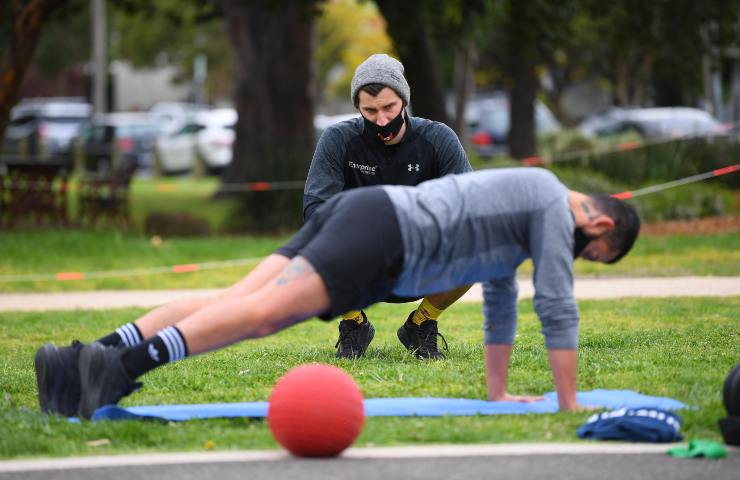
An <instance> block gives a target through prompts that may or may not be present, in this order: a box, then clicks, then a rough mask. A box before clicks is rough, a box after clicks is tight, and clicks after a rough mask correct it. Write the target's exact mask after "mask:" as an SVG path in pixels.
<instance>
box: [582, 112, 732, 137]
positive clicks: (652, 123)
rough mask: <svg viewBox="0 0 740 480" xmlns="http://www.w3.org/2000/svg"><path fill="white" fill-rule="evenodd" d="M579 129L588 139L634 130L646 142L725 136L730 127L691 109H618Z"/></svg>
mask: <svg viewBox="0 0 740 480" xmlns="http://www.w3.org/2000/svg"><path fill="white" fill-rule="evenodd" d="M579 129H580V131H581V132H582V133H583V134H584V135H585V136H587V137H596V136H602V135H609V134H613V133H622V132H626V131H634V132H636V133H637V134H639V135H641V136H642V137H644V138H646V139H665V138H680V137H687V136H713V135H723V134H726V133H728V132H729V125H725V124H722V123H721V122H719V121H718V120H717V119H715V118H714V117H712V115H710V114H709V113H707V112H705V111H703V110H699V109H696V108H690V107H656V108H616V107H615V108H610V109H608V110H606V111H604V112H601V113H597V114H594V115H591V116H589V117H587V118H586V119H585V120H584V121H583V122H581V124H580V125H579Z"/></svg>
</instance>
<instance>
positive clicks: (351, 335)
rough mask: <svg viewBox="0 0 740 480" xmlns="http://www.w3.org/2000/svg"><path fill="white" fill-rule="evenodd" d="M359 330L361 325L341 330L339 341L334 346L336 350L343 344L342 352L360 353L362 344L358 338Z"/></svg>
mask: <svg viewBox="0 0 740 480" xmlns="http://www.w3.org/2000/svg"><path fill="white" fill-rule="evenodd" d="M359 330H360V328H359V325H358V326H357V327H354V328H340V329H339V340H337V343H335V344H334V348H337V347H338V346H339V345H340V344H341V345H342V348H341V351H344V350H349V351H350V352H352V353H355V352H359V351H360V348H359V347H360V342H359V339H358V338H357V337H358V334H359Z"/></svg>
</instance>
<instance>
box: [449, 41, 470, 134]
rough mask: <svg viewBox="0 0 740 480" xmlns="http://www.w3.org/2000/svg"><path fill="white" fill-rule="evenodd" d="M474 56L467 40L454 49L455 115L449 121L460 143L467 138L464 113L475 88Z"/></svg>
mask: <svg viewBox="0 0 740 480" xmlns="http://www.w3.org/2000/svg"><path fill="white" fill-rule="evenodd" d="M474 56H475V47H474V45H473V42H471V41H469V40H468V41H466V42H465V43H464V44H463V46H461V47H458V48H456V49H455V82H454V83H455V84H454V91H455V114H454V116H453V117H452V119H451V120H450V121H451V122H452V125H451V127H452V129H453V130H454V131H455V133H456V134H457V136H458V138H460V140H461V141H462V140H463V139H465V138H467V131H466V129H467V125H466V123H465V111H466V109H467V105H468V100H470V96H471V95H472V94H473V90H474V88H475V82H474V79H473V63H474V58H473V57H474ZM466 146H467V145H466Z"/></svg>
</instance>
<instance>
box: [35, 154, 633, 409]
mask: <svg viewBox="0 0 740 480" xmlns="http://www.w3.org/2000/svg"><path fill="white" fill-rule="evenodd" d="M639 226H640V220H639V217H638V215H637V213H636V211H635V209H634V208H633V207H631V206H630V205H627V204H626V203H624V202H622V201H620V200H617V199H615V198H612V197H609V196H605V195H585V194H582V193H579V192H575V191H572V190H568V189H567V188H566V187H565V186H564V185H563V184H561V183H560V181H559V180H558V179H557V178H556V177H555V176H554V175H553V174H552V173H550V172H549V171H547V170H543V169H538V168H519V169H516V168H515V169H499V170H483V171H478V172H472V173H466V174H462V175H448V176H445V177H443V178H441V179H436V180H430V181H427V182H424V183H422V184H420V185H419V186H417V187H405V186H378V187H366V188H362V189H356V190H351V191H348V192H343V193H340V194H338V195H335V196H334V197H332V198H331V199H330V200H329V201H327V202H326V203H325V204H324V205H322V206H321V207H320V208H319V210H317V211H316V213H315V215H313V216H312V217H311V219H310V220H309V221H308V222H307V223H306V224H305V225H304V226H303V228H302V229H301V230H300V231H299V232H298V233H297V234H296V235H295V236H294V237H293V238H292V239H291V240H289V241H288V242H287V243H286V244H285V245H284V246H283V247H281V248H280V249H278V250H277V252H275V253H274V254H272V255H269V256H268V257H266V258H265V259H264V260H263V261H262V262H261V263H260V264H259V265H258V266H257V267H256V268H255V269H254V270H253V271H252V272H250V273H249V274H248V275H247V276H246V277H244V278H243V279H242V280H241V281H239V282H238V283H236V284H235V285H234V286H232V287H231V288H229V289H227V290H225V291H224V292H223V293H221V294H219V295H217V296H214V297H212V298H203V299H187V300H182V301H178V302H174V303H172V304H169V305H165V306H162V307H159V308H157V309H154V310H152V311H151V312H149V313H147V314H145V315H144V316H142V317H141V318H139V319H138V320H136V321H135V322H133V323H128V324H126V325H123V326H122V327H120V328H118V329H116V330H115V331H114V332H112V333H110V334H109V335H107V336H105V337H102V338H100V339H99V340H98V341H96V342H94V343H91V344H89V345H83V344H81V343H79V342H73V344H72V345H71V346H69V347H63V348H58V347H55V346H54V345H51V344H47V345H44V346H43V347H41V348H40V349H39V350H38V352H37V353H36V377H37V382H38V388H39V402H40V405H41V409H42V410H43V411H47V412H55V413H62V414H64V415H74V414H75V413H76V412H79V414H80V415H81V416H82V417H85V418H90V416H91V415H92V413H93V412H94V411H95V409H97V408H98V407H100V406H103V405H107V404H115V403H117V402H118V401H119V400H120V399H121V398H123V397H125V396H126V395H128V394H130V393H131V392H133V391H134V390H136V389H138V388H139V387H140V386H141V384H140V383H136V382H135V380H136V379H137V378H138V377H140V376H141V375H143V374H144V373H146V372H148V371H150V370H152V369H154V368H157V367H159V366H162V365H164V364H166V363H169V362H173V361H176V360H179V359H181V358H183V357H186V356H192V355H198V354H201V353H206V352H209V351H212V350H216V349H219V348H223V347H225V346H227V345H231V344H233V343H235V342H239V341H241V340H245V339H251V338H258V337H264V336H267V335H271V334H273V333H275V332H277V331H279V330H282V329H284V328H287V327H289V326H291V325H294V324H296V323H298V322H301V321H303V320H306V319H308V318H311V317H313V316H319V317H320V318H322V319H325V320H328V319H331V318H334V317H336V316H338V315H341V314H342V313H343V312H346V311H348V310H351V309H361V308H365V307H367V306H369V305H372V304H374V303H377V302H381V301H383V300H385V299H386V298H388V297H389V296H399V297H420V296H423V295H429V294H432V293H435V292H444V291H449V290H451V289H454V288H456V287H459V286H461V285H469V284H472V283H475V282H483V287H484V288H483V295H484V317H485V343H486V349H485V355H486V381H487V385H488V398H489V399H490V400H502V401H523V402H527V401H534V400H536V399H537V398H538V397H533V396H514V395H510V394H509V393H508V392H507V372H508V364H509V358H510V356H511V351H512V344H513V341H514V333H515V329H516V320H517V283H516V270H517V267H518V266H519V265H520V264H521V263H522V262H523V261H524V260H525V259H527V258H531V259H532V261H533V263H534V287H535V296H534V306H535V310H536V311H537V315H538V316H539V319H540V322H541V323H542V331H543V334H544V337H545V345H546V347H547V349H548V356H549V360H550V366H551V369H552V372H553V379H554V382H555V389H556V391H557V394H558V402H559V406H560V409H561V410H576V409H577V408H578V404H577V401H576V348H577V345H578V322H579V315H578V308H577V305H576V302H575V299H574V297H573V260H574V258H576V257H581V258H584V259H586V260H589V261H597V262H604V263H614V262H616V261H618V260H619V259H621V258H622V257H623V256H624V255H626V254H627V252H628V251H629V250H630V249H631V248H632V245H633V244H634V242H635V240H636V238H637V235H638V232H639ZM340 233H341V235H340Z"/></svg>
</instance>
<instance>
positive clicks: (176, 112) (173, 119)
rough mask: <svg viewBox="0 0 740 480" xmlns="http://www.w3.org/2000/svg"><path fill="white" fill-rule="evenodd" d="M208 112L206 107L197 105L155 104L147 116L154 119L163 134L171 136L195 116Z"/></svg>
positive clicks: (180, 103)
mask: <svg viewBox="0 0 740 480" xmlns="http://www.w3.org/2000/svg"><path fill="white" fill-rule="evenodd" d="M208 110H210V107H208V105H201V104H198V103H187V102H157V103H155V104H154V105H152V106H151V108H150V109H149V114H150V115H151V116H152V117H153V118H154V119H156V121H157V124H158V125H159V129H160V130H161V131H162V132H163V133H165V134H170V135H171V134H174V133H177V132H179V131H180V130H182V127H184V126H185V124H186V123H188V122H190V121H192V120H193V119H194V118H195V116H196V115H197V114H199V113H201V112H207V111H208Z"/></svg>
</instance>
